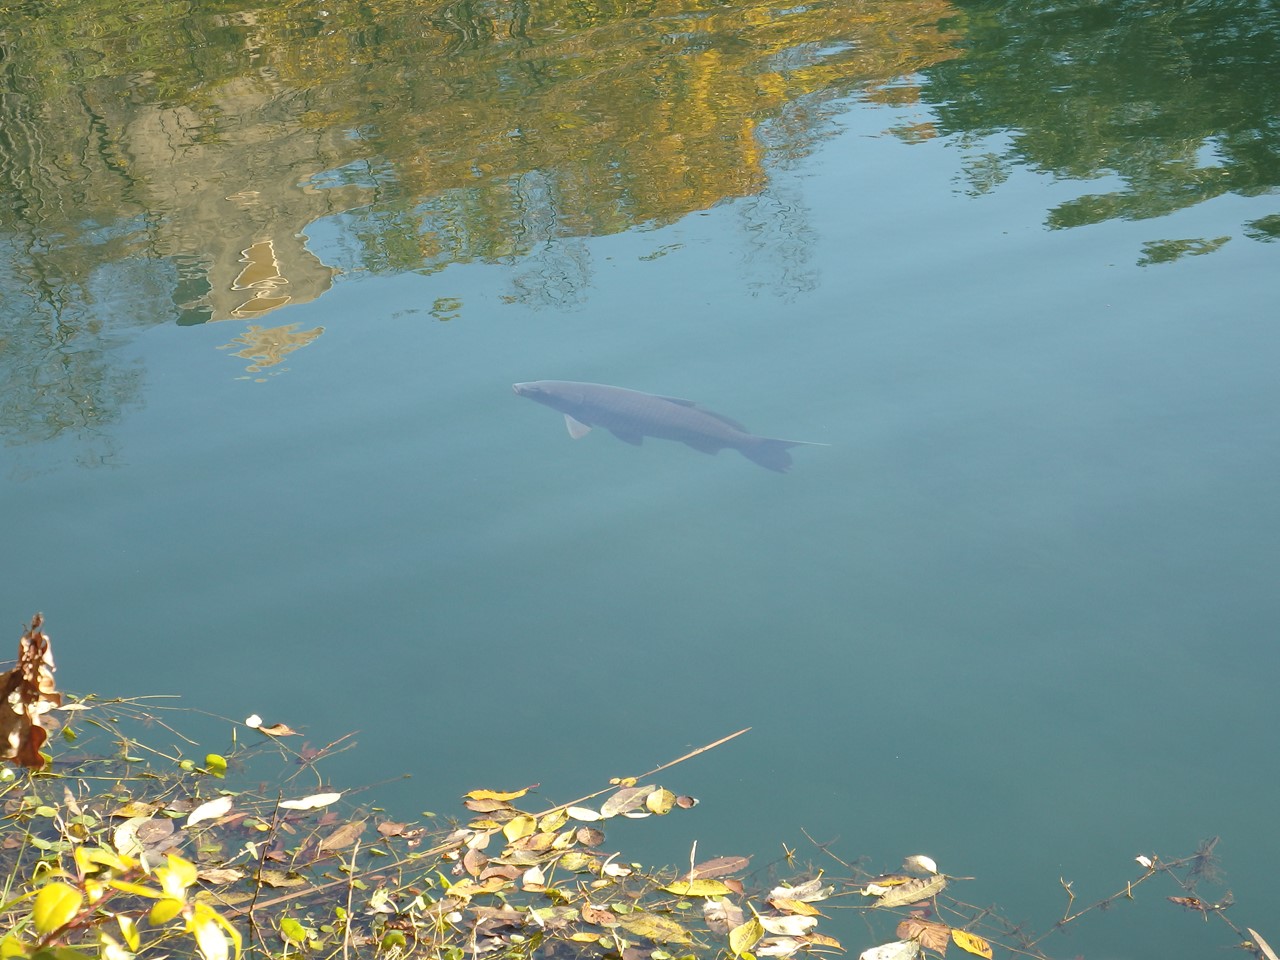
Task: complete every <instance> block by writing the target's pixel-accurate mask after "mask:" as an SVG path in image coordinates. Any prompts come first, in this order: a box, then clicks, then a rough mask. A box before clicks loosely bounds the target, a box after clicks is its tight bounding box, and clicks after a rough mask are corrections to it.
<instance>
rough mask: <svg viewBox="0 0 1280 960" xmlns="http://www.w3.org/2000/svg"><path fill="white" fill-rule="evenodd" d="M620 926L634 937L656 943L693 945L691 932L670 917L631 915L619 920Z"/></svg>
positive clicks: (644, 914)
mask: <svg viewBox="0 0 1280 960" xmlns="http://www.w3.org/2000/svg"><path fill="white" fill-rule="evenodd" d="M618 926H620V927H622V929H623V930H625V931H627V933H629V934H631V935H632V936H634V937H644V938H645V939H646V940H652V941H654V942H655V943H692V942H693V937H692V936H690V934H689V931H688V930H686V929H685V928H684V927H682V926H680V924H678V923H676V921H674V920H672V919H671V918H670V917H661V916H658V915H657V914H654V913H641V912H637V913H629V914H627V915H626V916H623V917H619V918H618Z"/></svg>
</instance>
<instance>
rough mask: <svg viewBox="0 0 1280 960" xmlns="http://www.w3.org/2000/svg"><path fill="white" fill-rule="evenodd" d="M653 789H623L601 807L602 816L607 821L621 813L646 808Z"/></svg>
mask: <svg viewBox="0 0 1280 960" xmlns="http://www.w3.org/2000/svg"><path fill="white" fill-rule="evenodd" d="M653 789H654V788H653V787H652V786H648V787H623V788H622V789H621V790H619V791H618V792H617V793H615V794H614V795H613V796H612V797H610V798H609V799H608V800H606V801H605V802H604V803H602V804H601V805H600V816H602V817H604V818H605V819H606V820H607V819H608V818H609V817H616V816H618V814H620V813H629V812H632V811H635V810H638V809H639V808H640V807H643V806H644V801H645V798H646V797H647V796H648V795H649V794H650V793H652V792H653Z"/></svg>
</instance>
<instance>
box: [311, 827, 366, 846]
mask: <svg viewBox="0 0 1280 960" xmlns="http://www.w3.org/2000/svg"><path fill="white" fill-rule="evenodd" d="M364 827H365V821H363V820H352V821H351V822H350V823H344V824H343V825H342V826H340V827H339V828H338V829H337V830H335V831H333V833H331V834H329V835H328V836H327V837H325V838H324V839H323V840H321V841H320V849H321V850H341V849H342V848H343V847H349V846H351V844H353V843H355V842H356V841H357V840H359V839H360V834H362V833H364Z"/></svg>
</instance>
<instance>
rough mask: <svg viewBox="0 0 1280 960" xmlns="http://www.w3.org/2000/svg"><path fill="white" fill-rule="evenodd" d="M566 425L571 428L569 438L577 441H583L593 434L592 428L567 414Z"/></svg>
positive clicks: (565, 417)
mask: <svg viewBox="0 0 1280 960" xmlns="http://www.w3.org/2000/svg"><path fill="white" fill-rule="evenodd" d="M564 425H565V426H566V427H568V428H569V436H571V437H573V439H575V440H581V439H582V438H583V437H585V436H586V435H587V434H588V433H590V432H591V428H590V427H588V426H587V425H586V424H585V423H582V422H581V421H578V420H575V419H573V417H571V416H569V415H568V414H567V413H566V414H565V415H564Z"/></svg>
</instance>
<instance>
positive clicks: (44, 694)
mask: <svg viewBox="0 0 1280 960" xmlns="http://www.w3.org/2000/svg"><path fill="white" fill-rule="evenodd" d="M43 625H44V617H43V616H41V615H40V614H38V613H37V614H36V615H35V617H34V618H32V620H31V626H30V627H28V628H27V631H26V633H24V634H23V635H22V638H21V639H20V640H19V641H18V665H17V666H15V667H14V668H13V669H12V670H10V671H9V672H8V673H4V674H0V759H2V760H12V761H13V762H14V763H17V764H20V765H21V766H24V767H30V768H33V769H37V770H38V769H40V768H41V767H43V766H44V758H43V757H42V756H41V755H40V748H41V747H42V746H43V745H44V742H45V740H47V739H48V738H49V731H48V730H47V729H46V727H45V724H46V723H47V722H48V721H47V720H46V718H45V714H46V713H48V712H49V711H50V710H52V709H53V708H54V707H57V706H60V705H61V704H62V694H60V693H59V692H58V690H57V687H56V686H55V685H54V682H53V671H54V666H53V651H52V650H51V649H50V646H49V637H48V635H47V634H44V633H41V632H40V628H41V626H43Z"/></svg>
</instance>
